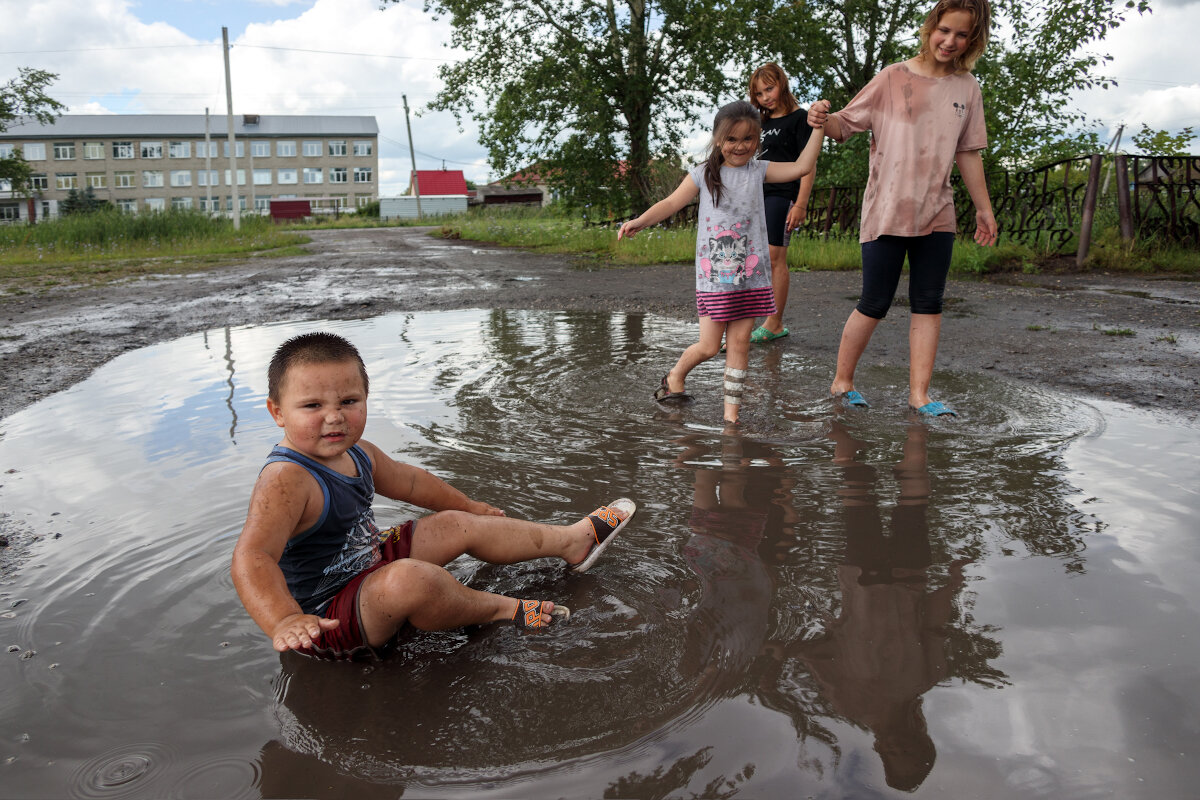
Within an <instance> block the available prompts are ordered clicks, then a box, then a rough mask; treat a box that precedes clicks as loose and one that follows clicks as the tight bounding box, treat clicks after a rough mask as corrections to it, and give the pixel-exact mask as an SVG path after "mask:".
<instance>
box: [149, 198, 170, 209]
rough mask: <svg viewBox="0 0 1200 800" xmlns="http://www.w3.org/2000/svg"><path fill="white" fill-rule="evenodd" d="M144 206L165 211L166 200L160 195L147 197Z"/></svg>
mask: <svg viewBox="0 0 1200 800" xmlns="http://www.w3.org/2000/svg"><path fill="white" fill-rule="evenodd" d="M146 208H147V209H148V210H150V211H166V210H167V201H166V200H164V199H162V198H161V197H147V198H146Z"/></svg>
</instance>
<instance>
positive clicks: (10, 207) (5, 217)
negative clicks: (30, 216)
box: [0, 203, 21, 222]
mask: <svg viewBox="0 0 1200 800" xmlns="http://www.w3.org/2000/svg"><path fill="white" fill-rule="evenodd" d="M20 218H21V206H20V204H19V203H4V204H3V205H0V220H2V221H4V222H15V221H16V220H19V219H20Z"/></svg>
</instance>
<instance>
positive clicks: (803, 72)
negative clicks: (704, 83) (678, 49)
mask: <svg viewBox="0 0 1200 800" xmlns="http://www.w3.org/2000/svg"><path fill="white" fill-rule="evenodd" d="M932 5H933V2H932V0H921V1H920V2H912V1H911V0H899V1H898V2H887V3H876V2H872V1H871V0H846V1H845V2H842V0H806V2H804V3H801V4H796V3H790V2H786V3H778V4H777V5H775V6H774V7H773V8H772V9H771V10H770V11H769V12H763V11H762V10H760V11H758V12H757V14H756V16H755V29H756V33H757V35H756V36H755V37H754V38H753V40H752V41H751V44H752V45H754V46H753V47H751V52H752V53H753V54H754V56H755V59H754V60H752V61H747V63H746V65H745V66H746V68H747V69H750V68H752V67H753V66H755V65H756V63H758V62H761V61H762V60H767V59H771V58H777V59H779V61H780V64H781V65H782V66H783V67H784V69H785V70H787V71H788V73H789V74H790V75H792V76H794V78H795V82H796V83H797V84H798V95H797V96H798V97H801V98H803V100H802V102H810V101H812V100H816V99H818V98H822V97H825V98H828V99H829V100H830V101H831V102H832V103H833V106H834V108H835V109H836V108H839V107H841V106H842V105H844V104H845V103H846V102H848V101H849V100H850V99H851V98H852V97H853V96H854V95H855V94H856V93H857V92H858V91H859V90H860V89H862V87H863V86H865V85H866V84H867V82H868V81H870V79H871V78H872V77H874V76H875V75H876V74H877V73H878V72H879V71H880V70H881V69H883V68H884V67H885V66H887V65H888V64H891V63H893V62H896V61H901V60H904V59H906V58H910V57H911V56H913V55H915V54H916V52H917V49H918V47H919V44H920V42H919V39H918V36H917V31H918V29H919V28H920V25H921V22H922V21H923V20H924V18H925V15H926V14H928V12H929V10H930V9H931V8H932ZM1134 11H1136V12H1137V13H1138V14H1142V13H1145V12H1147V11H1149V1H1148V0H993V3H992V12H993V24H992V37H991V41H990V43H989V44H988V49H987V51H986V52H985V53H984V55H983V57H982V58H981V59H980V61H979V63H978V64H977V65H976V69H975V75H976V77H978V79H979V82H980V84H981V86H982V89H983V99H984V109H985V113H986V115H987V123H988V140H989V146H988V150H987V151H986V152H985V154H984V161H985V164H986V165H987V166H989V167H996V166H1005V167H1020V166H1029V165H1032V164H1034V163H1038V162H1043V161H1046V160H1050V159H1057V158H1063V157H1066V156H1069V155H1076V154H1080V153H1083V152H1095V151H1097V150H1098V149H1100V145H1099V142H1098V141H1097V138H1096V136H1095V134H1092V133H1088V132H1086V131H1083V127H1084V126H1085V125H1086V124H1088V123H1089V120H1087V119H1086V118H1085V116H1084V115H1083V114H1082V113H1080V112H1079V111H1078V110H1076V109H1073V108H1072V107H1071V106H1070V104H1069V102H1068V100H1069V98H1070V96H1071V94H1072V93H1073V92H1075V91H1078V90H1081V89H1087V88H1092V87H1096V86H1101V87H1104V88H1107V87H1108V85H1109V84H1112V83H1115V82H1114V81H1112V80H1111V79H1108V78H1105V77H1104V76H1103V75H1102V74H1101V73H1100V72H1099V71H1098V70H1100V69H1101V68H1102V67H1103V65H1105V64H1106V63H1108V62H1109V61H1111V57H1109V56H1107V55H1100V54H1097V53H1096V52H1094V50H1093V48H1094V47H1095V46H1096V45H1097V44H1098V43H1099V42H1101V41H1102V40H1103V39H1104V37H1105V36H1106V35H1107V33H1108V32H1109V31H1110V30H1112V29H1114V28H1116V27H1118V26H1120V24H1121V23H1122V22H1124V21H1125V19H1126V17H1127V16H1128V15H1129V14H1130V13H1133V12H1134ZM855 138H857V139H863V140H864V141H863V142H859V143H857V144H856V146H854V147H850V146H839V147H835V148H832V149H831V150H830V151H829V152H827V153H826V154H824V155H823V156H822V162H821V165H820V167H819V168H818V180H819V181H822V182H825V181H829V182H833V183H857V184H861V183H862V182H864V181H865V179H866V142H865V139H866V137H855ZM853 141H854V140H853V139H852V140H851V142H852V143H853Z"/></svg>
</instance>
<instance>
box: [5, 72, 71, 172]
mask: <svg viewBox="0 0 1200 800" xmlns="http://www.w3.org/2000/svg"><path fill="white" fill-rule="evenodd" d="M17 73H18V77H16V78H13V79H12V80H10V81H9V82H8V83H6V84H4V85H3V86H0V133H2V132H4V131H6V130H8V129H9V126H11V125H12V124H13V123H14V122H19V121H22V119H23V118H30V119H34V120H37V121H38V122H40V123H42V124H43V125H45V124H47V123H50V122H53V121H54V120H55V119H56V118H57V117H58V115H59V114H61V113H62V111H63V109H64V108H66V106H64V105H63V104H62V103H60V102H58V101H57V100H55V99H53V98H51V97H49V96H48V95H47V94H46V87H47V86H49V85H50V84H51V83H52V82H53V81H54V79H55V78H57V77H58V76H57V75H55V74H54V73H52V72H45V71H43V70H40V69H30V68H28V67H21V68H19V69H18V70H17ZM32 174H33V170H32V168H31V167H30V166H29V164H28V163H27V162H26V161H25V160H24V159H23V158H22V157H21V150H20V148H16V149H14V150H13V152H12V153H10V154H7V155H5V156H3V157H0V183H3V184H4V185H6V186H7V187H8V189H9V190H10V191H11V192H12V193H13V194H14V195H20V194H24V193H25V192H26V191H27V190H28V188H29V178H30V176H31V175H32Z"/></svg>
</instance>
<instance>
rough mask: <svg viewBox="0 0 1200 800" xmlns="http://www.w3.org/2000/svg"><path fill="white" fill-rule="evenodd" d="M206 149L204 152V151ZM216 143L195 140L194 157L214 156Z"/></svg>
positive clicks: (215, 154) (215, 155)
mask: <svg viewBox="0 0 1200 800" xmlns="http://www.w3.org/2000/svg"><path fill="white" fill-rule="evenodd" d="M206 150H207V151H208V152H207V153H205V151H206ZM216 157H217V143H216V142H196V158H216Z"/></svg>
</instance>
